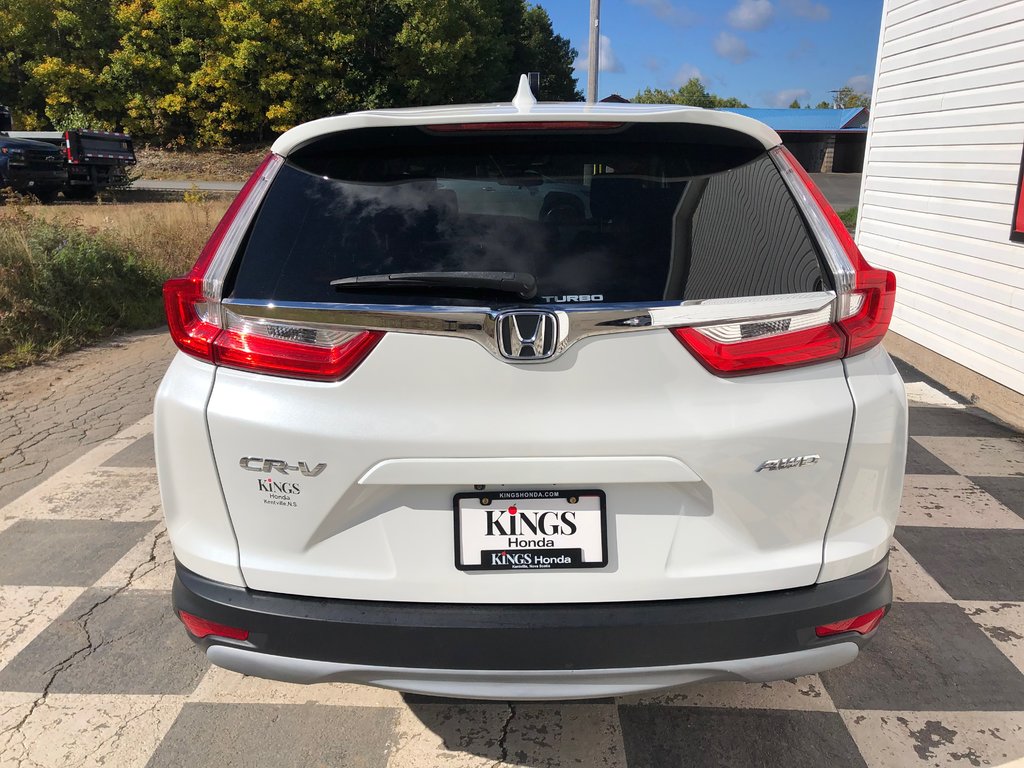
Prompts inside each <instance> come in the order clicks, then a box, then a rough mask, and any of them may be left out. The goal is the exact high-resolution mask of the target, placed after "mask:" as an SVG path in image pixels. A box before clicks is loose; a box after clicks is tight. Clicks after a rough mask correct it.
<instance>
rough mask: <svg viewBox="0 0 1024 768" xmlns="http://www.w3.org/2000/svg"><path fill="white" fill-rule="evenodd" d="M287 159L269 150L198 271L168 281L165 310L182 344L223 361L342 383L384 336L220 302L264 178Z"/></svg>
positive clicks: (219, 228) (205, 252)
mask: <svg viewBox="0 0 1024 768" xmlns="http://www.w3.org/2000/svg"><path fill="white" fill-rule="evenodd" d="M280 163H281V159H280V158H279V157H276V156H275V155H267V157H266V159H264V161H263V163H262V164H261V165H260V167H259V168H257V169H256V171H255V173H253V175H252V176H251V177H250V178H249V181H248V182H246V184H245V186H244V187H242V191H241V192H239V193H238V196H237V197H236V198H235V200H234V201H233V202H232V203H231V206H230V207H229V208H228V210H227V213H225V214H224V218H222V219H221V220H220V223H218V224H217V227H216V228H215V229H214V231H213V234H212V235H211V236H210V239H209V240H208V241H207V243H206V246H205V247H204V248H203V252H202V253H201V254H200V256H199V259H198V261H197V262H196V264H195V266H194V267H193V268H192V271H191V272H189V273H188V275H186V276H185V277H178V278H174V279H172V280H168V281H167V282H166V283H165V284H164V308H165V309H166V312H167V326H168V329H169V330H170V333H171V338H173V339H174V343H175V344H177V345H178V348H179V349H180V350H181V351H182V352H185V353H187V354H189V355H192V356H193V357H196V358H199V359H200V360H205V361H207V362H210V363H213V364H215V365H221V366H225V367H229V368H238V369H241V370H246V371H255V372H258V373H268V374H272V375H275V376H288V377H292V378H301V379H311V380H316V381H339V380H341V379H343V378H345V377H346V376H347V375H348V374H350V373H351V372H352V371H353V370H355V368H356V367H357V366H358V365H359V364H360V363H361V362H362V361H363V360H364V359H365V357H366V356H367V355H368V354H369V353H370V351H371V350H372V349H373V347H374V346H375V345H376V344H377V342H378V341H380V338H381V336H382V335H383V334H382V333H380V332H377V331H339V330H336V329H331V328H320V327H308V326H303V325H299V324H295V323H289V322H284V321H276V320H257V319H252V318H247V317H241V316H239V315H236V314H234V313H233V312H230V311H228V310H227V309H225V308H224V307H223V306H222V305H221V302H220V292H221V288H222V284H223V283H222V281H223V277H222V273H223V272H224V271H226V266H227V264H228V263H229V262H230V259H231V258H232V257H233V255H234V253H235V251H236V250H237V248H238V245H239V243H240V242H241V240H242V237H243V235H244V234H245V229H246V227H247V226H248V222H249V220H250V219H251V216H252V214H253V213H254V211H255V208H256V205H257V204H258V202H259V199H258V198H257V197H256V196H254V192H255V190H256V189H257V184H259V183H260V182H261V181H263V180H264V179H263V177H264V175H265V174H268V175H269V173H268V172H270V173H272V171H274V170H276V166H277V165H279V164H280Z"/></svg>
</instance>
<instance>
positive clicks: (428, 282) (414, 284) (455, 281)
mask: <svg viewBox="0 0 1024 768" xmlns="http://www.w3.org/2000/svg"><path fill="white" fill-rule="evenodd" d="M331 285H332V286H334V288H335V289H336V290H339V291H350V290H364V289H371V290H372V289H376V288H384V289H387V288H406V289H407V288H458V289H462V290H466V289H470V290H472V289H482V290H485V291H499V292H501V293H514V294H517V295H518V296H520V297H521V298H524V299H532V298H533V297H534V296H536V295H537V280H536V278H535V277H534V276H533V275H531V274H530V273H529V272H396V273H393V274H390V275H358V276H356V277H343V278H341V279H340V280H331Z"/></svg>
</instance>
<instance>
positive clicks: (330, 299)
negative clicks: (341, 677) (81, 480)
mask: <svg viewBox="0 0 1024 768" xmlns="http://www.w3.org/2000/svg"><path fill="white" fill-rule="evenodd" d="M699 128H700V130H699V131H697V132H696V133H694V130H695V129H692V127H690V128H686V129H683V128H682V127H678V126H664V125H661V126H641V125H637V126H626V127H623V126H621V125H616V126H608V127H607V128H606V129H605V130H603V131H602V130H593V129H591V128H588V130H587V131H584V132H581V133H582V134H583V135H579V134H576V133H573V132H572V131H571V130H570V131H568V132H566V133H564V134H560V135H551V134H552V133H553V132H548V133H546V134H544V135H543V136H541V135H537V134H536V133H534V132H529V131H528V132H526V133H525V134H524V135H520V136H512V135H509V136H500V137H495V136H487V137H484V138H481V137H479V136H474V135H468V136H460V135H459V134H458V133H457V132H454V133H448V132H445V133H444V135H433V134H432V132H431V131H420V130H418V129H415V128H408V129H394V130H390V131H387V132H384V131H379V130H378V131H374V130H354V131H346V132H344V133H343V134H338V135H333V136H330V137H328V138H327V139H325V140H324V141H323V142H321V143H320V144H314V145H312V146H308V147H306V148H304V149H303V150H301V151H299V152H297V153H295V154H294V155H293V156H292V157H290V158H289V159H288V160H287V161H286V162H285V163H284V164H283V165H281V166H280V170H279V171H278V172H277V174H276V178H274V179H273V182H272V184H271V186H270V191H269V193H268V196H267V198H266V199H265V200H264V201H263V203H262V207H261V209H260V210H259V212H258V213H257V214H256V215H255V220H254V224H253V225H252V227H251V229H250V231H249V233H248V235H247V239H246V241H245V242H244V243H243V247H242V251H243V254H242V256H241V258H240V259H238V260H236V262H235V265H234V267H233V268H232V270H231V273H230V274H229V275H228V277H227V285H226V288H225V298H226V301H225V303H224V310H225V311H224V314H223V321H222V322H223V324H224V325H223V327H224V328H225V329H226V330H225V331H224V332H223V334H222V335H221V336H220V337H218V341H217V343H218V344H219V345H222V349H221V350H220V351H219V352H218V353H217V354H218V355H219V357H218V360H219V361H220V362H221V363H222V364H223V365H224V366H225V367H220V368H218V370H217V375H216V380H215V384H214V387H213V392H212V396H211V398H210V401H209V406H208V419H209V428H210V436H211V439H212V444H213V448H214V452H215V455H216V459H217V464H218V470H219V474H220V478H221V482H222V487H223V490H224V495H225V499H226V501H227V505H228V509H229V512H230V515H231V520H232V524H233V526H234V530H235V533H236V536H237V540H238V544H239V552H240V563H241V569H242V573H243V575H244V577H245V579H246V582H247V584H248V585H249V586H250V587H251V588H254V589H259V590H266V591H272V592H282V593H292V594H301V595H317V596H325V597H343V598H362V599H377V600H396V601H423V602H467V603H488V602H523V603H538V602H539V603H545V602H546V603H564V602H600V601H608V600H657V599H672V598H686V597H702V596H712V595H730V594H742V593H751V592H760V591H767V590H776V589H783V588H790V587H798V586H804V585H808V584H812V583H814V581H815V579H816V577H817V575H818V572H819V569H820V567H821V562H822V546H823V539H824V534H825V530H826V526H827V524H828V520H829V515H830V512H831V510H832V506H833V502H834V500H835V495H836V490H837V486H838V483H839V478H840V474H841V471H842V466H843V461H844V457H845V454H846V449H847V443H848V440H849V435H850V428H851V422H852V417H853V405H852V400H851V395H850V392H849V389H848V387H847V383H846V380H845V376H844V372H843V366H842V363H841V361H840V360H839V359H838V358H839V357H841V355H842V351H843V341H842V339H841V336H840V335H839V333H838V331H835V330H834V328H833V326H832V325H831V324H830V323H831V320H832V319H833V316H834V312H835V311H836V307H835V305H836V303H837V302H836V301H835V293H834V292H833V288H834V286H833V285H832V278H831V275H830V274H829V271H828V269H827V268H826V267H825V266H824V265H825V260H824V257H823V256H822V254H821V253H820V251H819V247H818V245H817V244H816V242H815V240H814V238H813V237H812V236H811V235H810V233H809V231H808V230H807V227H806V224H805V222H804V220H803V217H802V215H801V213H800V212H799V209H798V208H797V206H796V205H795V203H794V201H793V199H792V198H791V196H790V193H789V191H788V189H787V187H786V185H785V183H784V182H783V180H782V178H781V177H780V174H779V171H778V169H777V168H776V166H775V164H774V162H773V160H772V159H771V158H770V157H769V156H768V155H767V154H766V153H765V152H764V148H763V147H761V146H759V145H757V144H756V142H752V141H748V140H745V139H744V137H743V136H742V135H741V134H736V133H735V132H733V131H719V132H718V133H715V132H709V130H708V129H707V127H706V126H700V127H699ZM538 178H539V180H540V181H539V183H538ZM452 180H455V181H457V182H458V183H451V182H452ZM467 180H473V181H474V183H473V184H468V183H466V182H467ZM554 185H558V188H559V189H561V190H564V189H566V188H570V189H576V190H578V194H577V195H574V197H577V198H578V199H581V200H585V201H587V203H588V205H587V206H586V207H583V208H582V212H581V211H580V208H581V207H579V206H578V207H577V208H576V209H575V210H574V211H572V212H571V213H572V214H573V215H572V216H569V215H567V212H565V211H563V213H562V214H560V215H558V216H547V215H546V214H545V213H544V211H548V212H550V211H551V210H554V209H555V206H553V205H547V206H546V205H544V204H543V201H542V204H541V205H539V206H537V205H532V204H531V205H527V203H528V202H530V201H532V200H533V198H532V195H535V194H541V190H543V189H544V188H546V187H547V188H551V187H553V186H554ZM477 192H479V196H480V197H483V198H488V197H490V196H494V199H495V200H499V199H500V202H496V203H494V206H495V208H494V209H493V212H492V214H481V213H480V211H481V210H486V205H487V202H486V200H481V199H480V197H477V198H473V199H470V197H469V196H471V195H474V194H477ZM481 206H483V208H482V207H481ZM562 208H565V206H562ZM534 211H536V213H533V212H534ZM524 212H529V213H524ZM534 215H536V216H537V217H538V218H537V219H529V218H526V217H527V216H534ZM445 269H448V270H452V269H455V270H458V269H462V270H467V269H469V270H474V269H475V270H484V269H486V270H507V271H517V272H529V273H531V274H534V275H536V277H537V282H538V286H539V289H538V291H537V296H535V297H532V298H527V299H524V298H522V297H514V296H508V295H504V296H495V295H472V294H471V293H470V294H467V293H466V292H462V291H449V292H447V293H446V292H444V291H440V292H437V291H415V290H413V291H401V290H391V289H386V290H384V291H367V292H357V291H356V290H354V289H353V290H349V291H348V292H347V293H339V292H336V291H335V290H334V289H332V288H331V287H330V281H331V280H334V279H337V278H343V277H351V276H356V275H366V274H371V275H373V274H380V273H396V272H410V271H418V270H435V271H437V270H445ZM759 307H760V309H759ZM767 307H770V308H771V309H770V311H769V310H768V309H766V308H767ZM523 309H526V310H530V311H539V312H542V313H551V316H552V317H554V318H555V320H554V321H553V322H554V323H555V325H556V326H557V339H558V342H557V344H556V345H555V346H554V347H553V351H552V354H551V356H550V358H548V359H544V360H529V361H524V360H522V359H508V354H506V353H507V350H505V351H503V350H502V345H503V341H502V337H501V336H500V335H496V334H500V332H499V331H498V330H496V328H497V326H496V325H495V324H496V323H499V319H498V317H499V315H500V313H501V312H505V311H513V312H514V311H518V310H523ZM595 312H598V313H600V312H607V313H609V314H607V316H605V315H601V316H597V315H595V314H594V313H595ZM602 318H603V319H602ZM499 325H500V323H499ZM675 326H697V327H699V328H698V330H695V331H694V330H688V331H686V332H685V333H684V332H680V333H674V332H673V331H672V330H671V328H673V327H675ZM364 329H369V330H371V331H373V332H375V333H377V332H383V335H382V336H381V337H379V341H378V337H377V336H372V337H369V336H366V335H365V333H362V332H363V330H364ZM361 333H362V335H360V334H361ZM677 336H678V338H677ZM680 341H682V342H683V343H682V344H681V343H680ZM790 341H792V342H793V344H792V345H791V347H792V348H787V344H788V343H789V342H790ZM364 342H365V343H364ZM796 342H799V343H796ZM355 343H359V344H363V347H361V348H360V351H359V354H358V355H356V356H354V357H353V359H352V360H350V361H349V362H346V363H344V364H343V366H342V368H340V369H339V370H338V375H336V376H327V377H319V378H328V379H330V378H335V379H342V380H334V381H329V380H328V381H324V380H312V379H314V378H318V377H317V376H316V366H315V365H314V366H312V367H311V365H310V363H309V360H311V359H316V357H315V356H317V355H326V356H325V357H323V359H324V360H326V359H328V358H330V359H332V360H333V359H338V358H341V359H345V358H346V355H347V354H348V353H347V352H346V349H347V346H346V345H351V344H355ZM542 346H543V344H542ZM331 350H335V351H334V352H332V351H331ZM545 352H546V350H545ZM332 355H333V357H332ZM364 357H365V359H363V358H364ZM299 358H301V359H302V362H301V364H300V363H299V362H296V361H297V360H299ZM773 361H774V362H773ZM780 361H781V362H780ZM722 366H724V367H725V368H727V369H729V370H723V369H720V368H721V367H722ZM730 367H731V368H730ZM271 371H272V372H273V373H274V374H275V375H268V373H269V372H271ZM311 371H312V374H311ZM723 373H725V374H730V375H722V374H723ZM733 373H746V374H749V375H745V376H739V377H733V376H732V375H731V374H733ZM524 491H529V492H550V491H559V492H561V491H579V492H580V494H581V496H582V495H585V494H587V493H588V492H591V491H600V492H602V493H603V497H604V514H605V526H606V531H605V534H606V548H605V551H604V553H603V554H604V555H605V556H606V558H607V565H603V566H600V567H589V568H580V569H576V568H565V569H552V570H517V571H486V572H475V571H468V570H462V569H460V568H459V567H457V565H458V564H459V559H460V554H459V553H458V552H457V551H456V538H457V536H456V531H457V517H456V512H455V507H456V497H457V496H459V495H460V494H493V496H494V498H493V499H491V498H490V496H488V497H487V500H488V502H489V503H490V505H491V506H497V505H498V500H500V499H501V498H502V496H503V495H509V494H512V495H513V496H514V493H515V492H524ZM588 498H589V497H588ZM595 498H596V497H595ZM591 501H592V499H591ZM552 503H554V502H552ZM558 503H559V504H564V503H570V502H567V501H559V502H558ZM588 503H589V502H588ZM595 503H596V502H595ZM513 506H514V504H513V503H507V506H501V508H500V509H498V510H497V512H498V513H501V514H505V515H511V514H513V510H512V507H513ZM503 519H505V520H507V519H508V518H507V517H505V518H503ZM463 533H465V532H463ZM500 533H502V532H501V531H497V532H496V533H495V535H496V536H498V537H499V539H500ZM506 533H508V532H506ZM506 538H507V539H509V541H507V542H502V541H499V540H496V541H497V544H498V546H499V547H509V548H513V549H514V548H515V547H516V546H517V545H516V543H515V542H514V541H512V540H511V538H512V537H509V536H506Z"/></svg>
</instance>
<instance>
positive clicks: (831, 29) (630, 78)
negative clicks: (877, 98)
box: [539, 0, 882, 107]
mask: <svg viewBox="0 0 1024 768" xmlns="http://www.w3.org/2000/svg"><path fill="white" fill-rule="evenodd" d="M539 4H540V5H542V6H543V7H544V8H545V9H546V10H547V11H548V13H549V14H550V15H551V20H552V22H553V24H554V28H555V32H557V33H558V34H560V35H562V36H564V37H568V38H569V39H570V40H571V41H572V44H573V46H574V47H575V48H576V49H577V50H578V51H579V52H580V59H582V60H583V61H582V62H581V61H578V62H577V64H578V65H580V64H582V65H583V66H584V67H585V65H586V55H587V40H588V33H589V25H588V17H589V14H590V2H589V0H539ZM881 16H882V0H602V2H601V34H602V37H603V38H604V40H603V41H602V43H603V55H602V57H601V58H602V60H601V66H600V68H601V72H600V76H599V85H598V91H599V96H600V97H601V98H603V97H605V96H607V95H609V94H610V93H620V94H622V95H623V96H626V97H627V98H629V97H632V96H633V95H634V94H636V92H637V91H638V90H641V89H643V88H644V87H646V86H648V85H649V86H651V87H654V88H676V87H678V86H679V85H681V84H682V83H684V82H686V80H687V79H689V78H690V77H699V78H700V79H701V80H702V81H703V82H704V83H705V85H706V86H707V87H708V89H709V90H711V91H712V92H714V93H717V94H719V95H721V96H736V97H738V98H740V99H742V100H743V101H745V102H747V103H748V104H749V105H750V106H752V107H786V106H789V103H790V102H791V101H792V100H793V99H794V98H796V99H799V101H800V103H801V104H805V103H807V102H808V101H810V102H811V104H812V105H814V104H817V103H818V102H819V101H823V100H830V99H831V94H829V91H830V90H832V89H836V88H841V87H842V86H844V85H847V84H849V85H851V86H853V87H854V88H856V89H857V90H859V91H864V92H867V93H870V89H871V81H872V78H873V75H874V69H875V53H876V50H877V47H878V28H879V23H880V20H881ZM576 75H577V77H578V78H579V82H580V86H581V89H582V90H584V91H585V90H586V80H587V73H586V69H585V68H579V69H577V72H576Z"/></svg>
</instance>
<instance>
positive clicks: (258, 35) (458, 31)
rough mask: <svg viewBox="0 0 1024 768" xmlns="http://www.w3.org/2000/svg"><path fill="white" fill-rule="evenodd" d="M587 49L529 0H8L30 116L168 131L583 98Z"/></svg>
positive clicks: (168, 136)
mask: <svg viewBox="0 0 1024 768" xmlns="http://www.w3.org/2000/svg"><path fill="white" fill-rule="evenodd" d="M576 55H577V54H576V51H575V50H573V49H572V47H571V46H570V44H569V41H568V40H566V39H565V38H563V37H561V36H560V35H557V34H555V32H554V30H553V29H552V26H551V19H550V17H549V16H548V14H547V12H546V11H545V10H544V9H543V8H541V7H540V6H536V5H530V4H528V3H527V2H526V0H105V1H104V0H0V103H5V104H8V105H9V106H11V107H12V108H13V109H14V112H15V121H16V123H17V125H18V127H21V128H25V129H36V128H49V127H55V128H64V127H72V125H73V124H76V123H77V124H80V125H88V126H90V127H101V128H118V129H123V130H126V131H129V132H131V133H133V134H134V135H136V136H137V137H139V138H141V139H145V140H150V141H156V142H160V143H168V144H172V143H179V144H188V145H195V146H223V145H229V144H236V143H245V142H252V141H260V140H266V139H267V138H269V137H270V136H272V135H274V134H276V133H279V132H281V131H284V130H287V129H288V128H290V127H291V126H293V125H295V124H296V123H299V122H303V121H305V120H310V119H313V118H316V117H321V116H324V115H328V114H337V113H340V112H347V111H351V110H356V109H366V108H374V107H389V106H409V105H418V104H445V103H459V102H472V101H493V100H508V99H509V98H510V97H511V95H512V94H513V93H514V92H515V86H516V83H517V82H518V77H519V74H520V73H522V72H526V71H540V72H541V73H542V80H541V90H542V98H544V99H548V100H578V99H580V98H582V95H581V93H580V92H579V90H578V88H577V84H576V80H575V78H574V77H573V73H572V63H573V60H574V59H575V58H576Z"/></svg>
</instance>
